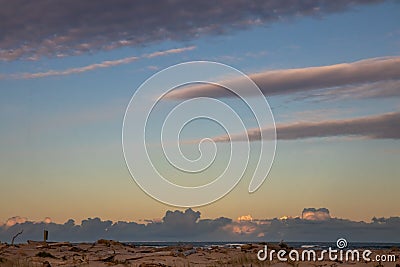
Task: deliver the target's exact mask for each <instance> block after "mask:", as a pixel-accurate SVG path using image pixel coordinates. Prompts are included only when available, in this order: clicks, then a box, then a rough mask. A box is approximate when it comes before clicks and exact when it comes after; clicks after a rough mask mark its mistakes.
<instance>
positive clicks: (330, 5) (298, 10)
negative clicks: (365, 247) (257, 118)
mask: <svg viewBox="0 0 400 267" xmlns="http://www.w3.org/2000/svg"><path fill="white" fill-rule="evenodd" d="M2 7H3V8H2V10H1V11H0V17H1V20H0V21H1V31H0V124H1V127H0V147H1V150H0V181H1V187H0V203H2V204H1V209H0V224H1V222H3V223H4V224H3V228H4V229H5V227H6V226H7V222H8V220H9V218H28V219H23V220H22V221H21V222H26V221H28V222H29V221H30V222H41V221H43V220H44V218H47V217H48V218H51V219H50V220H51V221H53V222H56V223H58V224H63V223H65V222H67V220H68V219H74V220H75V221H76V222H77V223H79V222H80V221H82V220H86V219H87V218H101V220H110V221H112V222H117V221H127V222H132V221H134V222H138V223H139V222H144V220H150V221H152V222H153V221H154V222H159V221H162V222H164V223H165V220H163V218H165V216H166V215H165V216H164V214H168V212H167V211H170V210H176V209H177V210H180V211H181V212H184V211H185V210H186V209H184V208H177V207H172V206H170V205H166V204H164V203H161V202H159V201H157V200H155V199H153V198H152V197H150V196H149V195H147V194H146V193H145V192H143V191H142V190H141V188H140V187H139V186H138V184H136V183H135V182H134V181H133V179H132V177H131V174H130V172H129V170H128V168H127V166H126V163H125V160H124V154H123V151H122V145H121V141H122V140H121V135H122V124H123V119H124V114H125V111H126V109H127V107H128V104H129V102H130V100H131V98H132V96H133V94H134V93H135V92H136V91H137V90H138V88H139V87H140V86H141V84H142V83H144V82H145V81H146V80H147V79H149V78H150V77H151V76H152V75H154V74H156V73H157V72H158V71H161V70H163V69H165V68H167V67H170V66H172V65H175V64H179V63H183V62H188V61H197V60H201V61H213V62H219V63H223V64H226V65H229V66H232V67H233V68H235V69H237V70H239V71H241V72H243V73H244V74H246V75H248V76H249V77H250V78H251V79H252V80H253V81H254V82H255V83H256V84H257V85H258V86H259V88H260V90H261V92H262V94H263V95H264V97H265V98H266V99H267V100H268V103H269V105H270V107H271V110H272V114H273V117H274V120H275V125H276V133H277V147H276V154H275V159H274V162H273V164H272V168H271V170H270V173H269V175H268V177H267V179H266V181H265V182H264V183H263V184H262V185H261V187H260V188H259V189H258V190H257V191H256V192H254V193H251V194H249V192H248V186H249V183H250V180H251V175H250V174H249V173H247V172H246V173H245V175H244V177H243V179H242V180H241V181H240V182H239V183H238V185H237V186H236V187H235V188H234V189H233V190H232V191H231V192H230V193H229V194H227V195H226V196H224V197H223V198H221V199H219V200H218V201H216V202H214V203H211V204H208V205H205V206H201V207H196V208H193V210H191V212H200V213H201V218H202V219H207V218H208V219H212V220H217V219H216V218H221V217H224V218H229V219H228V220H233V221H224V222H223V223H222V224H223V225H224V227H225V226H226V225H228V226H226V227H225V228H224V229H225V230H226V231H228V230H227V229H231V230H232V229H233V228H234V227H235V224H236V223H237V220H236V218H239V217H241V216H244V215H251V217H252V218H255V219H259V220H269V219H272V218H281V217H283V216H287V217H289V218H296V216H301V214H302V211H303V209H305V208H317V209H318V208H324V209H329V211H330V214H329V218H334V220H339V221H340V220H341V219H345V220H350V222H360V221H364V222H366V223H368V224H371V225H372V226H371V227H373V225H374V223H378V222H376V221H371V220H372V218H373V217H377V218H382V217H385V218H389V217H393V218H395V219H393V220H394V221H396V218H398V217H397V216H400V214H399V209H398V203H399V201H400V195H399V194H398V191H399V188H400V180H399V177H400V166H399V164H398V161H399V154H400V143H399V138H400V126H399V125H400V104H399V103H400V102H399V96H400V94H399V92H400V28H399V25H400V19H399V17H398V14H399V11H400V5H399V3H398V2H396V1H355V0H354V1H322V0H319V1H313V2H309V1H301V0H298V1H290V3H283V2H282V1H262V2H258V1H240V0H234V1H220V2H219V3H218V4H215V3H211V2H207V1H206V2H204V1H189V2H184V1H174V2H162V3H159V4H158V5H154V4H152V3H149V2H146V1H134V2H130V1H122V0H121V1H113V2H109V1H96V2H84V3H78V2H71V1H57V2H46V1H35V2H29V1H28V2H27V1H12V2H7V4H5V3H2ZM215 78H218V77H215ZM225 78H226V77H225ZM231 82H232V83H233V84H234V83H235V81H234V80H233V81H231ZM240 90H241V93H242V94H243V95H246V96H248V97H250V98H252V99H255V98H257V99H259V100H261V99H262V100H264V98H262V97H260V96H255V95H252V94H251V93H249V92H250V90H249V89H248V88H245V87H243V88H241V89H240ZM198 96H207V97H213V98H215V99H218V100H220V101H223V102H224V103H226V104H230V105H231V106H232V107H233V108H236V109H237V110H238V111H237V113H238V114H239V115H241V116H242V119H243V121H244V122H245V126H246V130H245V131H239V132H234V133H232V135H231V138H232V139H231V140H230V141H231V142H232V144H234V143H242V142H243V138H244V137H245V136H248V137H249V139H250V141H249V143H250V145H251V146H252V147H253V146H257V144H259V143H260V142H261V141H263V140H260V132H263V133H268V132H270V131H271V129H270V127H267V126H266V125H261V126H260V128H257V127H255V125H254V123H253V122H252V121H251V119H250V117H251V116H249V114H248V113H247V112H248V110H246V108H243V107H242V105H241V102H240V101H238V100H237V99H235V97H233V96H232V95H230V94H227V93H226V91H224V90H221V89H219V88H216V87H215V86H210V85H199V86H195V87H188V88H186V87H184V88H178V89H176V90H174V91H173V92H171V94H170V95H167V96H166V99H165V100H164V101H163V103H164V105H165V106H161V107H160V108H159V111H160V113H161V115H160V114H159V115H155V117H154V120H153V124H154V125H155V126H154V127H156V128H157V127H160V125H161V124H160V123H161V122H162V121H163V119H165V116H164V115H165V114H166V111H168V110H170V109H171V108H173V107H174V105H176V104H177V103H180V102H182V101H185V100H187V99H190V98H193V97H198ZM149 97H151V96H150V94H149ZM149 100H150V98H149ZM143 105H144V104H143ZM140 108H141V106H140V105H139V106H138V109H139V110H140ZM188 126H190V127H188V129H187V130H186V131H183V132H182V134H183V136H184V137H185V140H188V141H190V142H188V143H187V144H186V145H183V149H184V150H185V151H187V154H188V157H189V158H190V157H196V155H197V153H198V151H197V150H196V146H194V145H193V144H192V143H191V142H193V141H196V140H197V141H199V140H200V139H201V138H204V137H207V138H210V139H211V140H213V141H215V144H216V145H217V146H218V147H219V148H221V153H220V154H219V157H218V158H217V159H218V160H219V161H216V162H215V167H213V168H210V169H209V173H206V174H204V175H202V176H196V178H195V179H191V178H190V176H189V175H188V174H187V173H180V174H176V172H175V171H176V170H173V171H171V169H168V168H170V167H168V166H165V165H166V164H165V160H163V159H162V157H161V156H160V154H159V153H160V149H159V147H158V149H157V148H154V150H152V151H153V152H152V153H154V157H155V158H157V159H158V160H156V163H157V164H159V168H161V169H164V170H165V171H166V172H167V173H168V172H170V173H172V174H173V178H171V179H176V182H178V183H183V184H184V183H188V184H191V183H204V181H207V179H210V177H212V176H213V175H214V174H215V173H218V172H220V171H221V170H222V169H223V168H224V164H226V155H227V154H226V152H225V149H226V148H227V143H229V142H227V141H229V140H227V138H226V134H225V133H224V132H223V131H221V128H220V127H218V126H216V125H215V124H213V123H211V124H210V123H209V122H207V121H201V120H199V121H197V122H196V123H193V124H192V125H188ZM150 135H151V136H150V140H153V141H154V140H156V138H157V133H156V132H151V134H150ZM152 138H153V139H152ZM149 143H151V142H150V141H149ZM196 145H197V143H196ZM251 153H252V154H251V156H252V157H256V156H257V153H256V154H254V152H251ZM139 157H140V155H139ZM143 160H145V156H144V155H143ZM250 167H251V168H254V159H252V161H250ZM239 171H240V170H238V172H239ZM210 174H211V175H210ZM324 209H323V210H324ZM189 213H190V212H189ZM200 213H199V214H200ZM185 214H186V213H185ZM196 214H197V213H196ZM199 214H198V215H196V216H195V218H196V219H194V221H196V222H199V221H197V220H198V219H199V218H200V217H199V216H200V215H199ZM189 215H190V214H189ZM15 216H19V217H15ZM190 216H191V215H190ZM13 220H14V219H13ZM13 220H11V221H13ZM99 220H100V219H99ZM293 220H294V219H293ZM384 220H388V219H384ZM324 221H325V220H324ZM332 223H333V224H334V223H336V221H332ZM196 225H197V224H196ZM257 225H258V224H257ZM229 227H231V228H229ZM257 227H258V226H257ZM390 229H391V228H389V230H388V231H389V233H392V232H390V231H391V230H390ZM232 231H233V230H232ZM263 231H264V232H265V231H267V230H257V231H255V230H254V231H252V232H251V233H252V234H254V233H257V234H260V233H261V232H263ZM233 232H234V231H233ZM264 232H263V233H264ZM360 236H362V234H360ZM60 238H61V237H60ZM277 238H278V237H277ZM296 238H299V239H301V236H300V237H296ZM296 238H293V239H296Z"/></svg>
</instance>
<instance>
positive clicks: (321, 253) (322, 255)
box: [257, 238, 396, 262]
mask: <svg viewBox="0 0 400 267" xmlns="http://www.w3.org/2000/svg"><path fill="white" fill-rule="evenodd" d="M336 246H337V248H336V249H332V248H331V247H329V248H328V249H323V250H314V249H302V250H296V249H291V250H285V249H281V250H274V249H271V250H268V246H267V245H265V246H264V249H261V250H259V251H258V253H257V258H258V260H260V261H266V260H269V261H273V260H275V259H277V260H279V261H282V262H285V261H314V262H316V261H327V260H330V261H342V262H359V261H364V262H395V261H396V255H393V254H381V255H372V254H373V253H372V251H371V250H369V249H365V250H359V249H345V248H346V247H347V241H346V239H344V238H339V239H338V240H337V242H336Z"/></svg>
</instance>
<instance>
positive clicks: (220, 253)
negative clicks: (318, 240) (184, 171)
mask: <svg viewBox="0 0 400 267" xmlns="http://www.w3.org/2000/svg"><path fill="white" fill-rule="evenodd" d="M263 248H264V245H261V244H249V245H242V246H239V245H237V246H232V247H217V246H214V247H207V248H194V247H192V246H190V245H186V246H171V247H161V248H157V247H145V246H133V245H127V244H123V243H119V242H115V241H109V240H99V241H97V242H96V243H81V244H70V243H68V242H63V243H50V244H47V245H44V244H40V243H37V242H33V243H32V242H31V243H30V244H18V245H16V246H11V245H6V244H0V266H5V267H7V266H9V267H11V266H26V267H27V266H29V267H36V266H46V267H49V266H141V267H144V266H332V267H334V266H371V267H372V266H374V267H375V266H385V267H386V266H394V267H396V266H400V260H399V256H400V251H399V249H397V248H393V249H388V250H375V251H373V254H372V255H374V254H379V255H389V254H390V255H396V261H395V262H382V263H379V262H369V263H366V262H340V261H329V260H324V261H318V262H280V261H278V260H277V259H275V260H273V261H269V260H266V261H259V260H258V259H257V252H258V251H259V250H260V249H263ZM268 248H269V249H278V250H279V249H280V248H277V247H274V246H273V245H269V247H268ZM300 251H301V250H300ZM380 264H381V265H380Z"/></svg>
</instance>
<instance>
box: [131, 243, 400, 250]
mask: <svg viewBox="0 0 400 267" xmlns="http://www.w3.org/2000/svg"><path fill="white" fill-rule="evenodd" d="M124 243H126V244H130V245H136V246H150V247H168V246H185V245H192V246H194V247H201V248H207V247H213V246H220V247H239V246H241V245H243V244H250V243H253V244H255V243H259V242H254V241H253V242H252V241H248V242H186V241H185V242H165V241H142V242H124ZM267 243H268V244H273V245H278V244H279V242H267ZM285 244H287V245H288V247H290V248H294V249H299V248H303V249H315V250H322V249H327V248H329V247H331V248H332V249H336V248H337V246H336V242H285ZM393 247H397V248H400V243H368V242H354V243H348V246H347V247H346V248H344V250H346V249H390V248H393Z"/></svg>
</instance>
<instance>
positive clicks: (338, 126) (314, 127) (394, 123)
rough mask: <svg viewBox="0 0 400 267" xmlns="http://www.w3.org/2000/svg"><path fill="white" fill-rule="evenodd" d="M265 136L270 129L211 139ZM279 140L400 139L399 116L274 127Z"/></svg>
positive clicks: (386, 115)
mask: <svg viewBox="0 0 400 267" xmlns="http://www.w3.org/2000/svg"><path fill="white" fill-rule="evenodd" d="M261 131H263V132H265V135H264V136H271V135H269V134H268V133H269V132H270V131H271V129H261V130H260V129H259V128H253V129H249V130H247V132H246V133H238V134H232V135H230V136H228V135H222V136H217V137H214V138H213V140H214V141H216V142H229V141H230V140H232V141H245V140H246V138H245V137H246V135H248V137H249V140H251V141H255V140H260V138H261V135H260V132H261ZM276 131H277V138H278V140H296V139H304V138H315V137H331V136H358V137H363V138H369V139H400V112H392V113H385V114H381V115H375V116H368V117H361V118H351V119H341V120H326V121H322V122H302V121H300V122H295V123H286V124H277V125H276Z"/></svg>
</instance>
